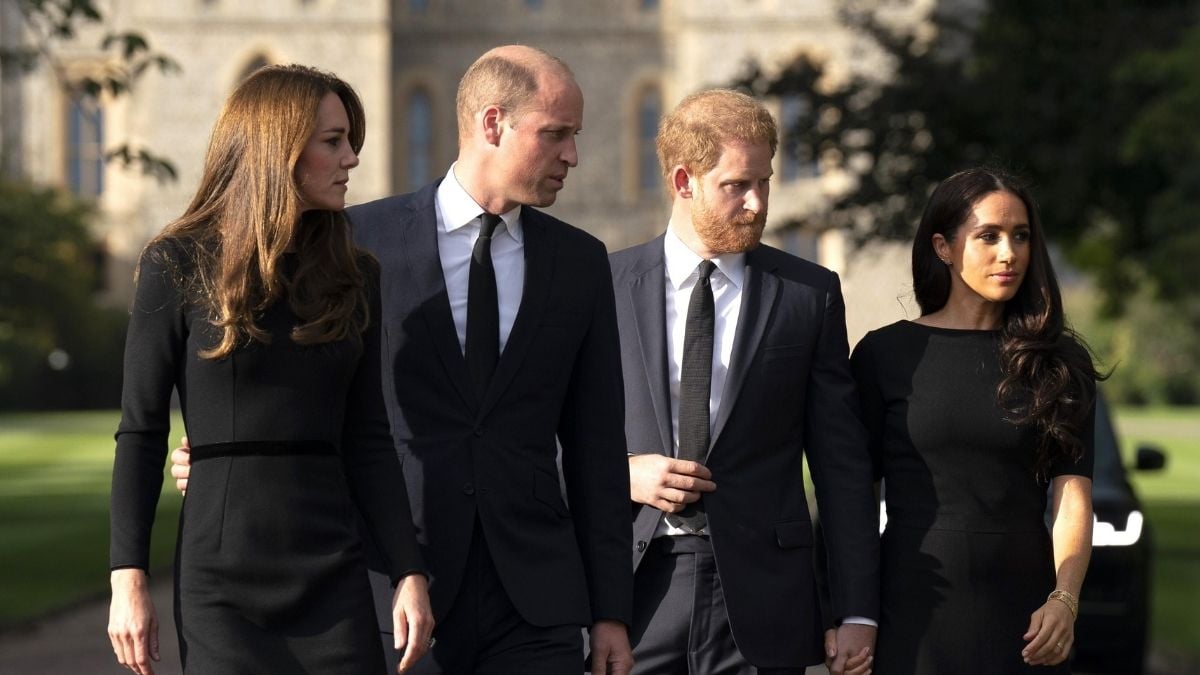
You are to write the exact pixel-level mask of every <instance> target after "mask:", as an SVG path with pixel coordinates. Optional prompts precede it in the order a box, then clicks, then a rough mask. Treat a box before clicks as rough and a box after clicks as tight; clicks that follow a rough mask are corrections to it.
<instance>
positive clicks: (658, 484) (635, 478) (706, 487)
mask: <svg viewBox="0 0 1200 675" xmlns="http://www.w3.org/2000/svg"><path fill="white" fill-rule="evenodd" d="M716 489H717V484H716V483H714V482H712V472H711V471H709V470H708V468H707V467H705V466H704V465H703V464H701V463H700V462H693V461H691V460H687V459H675V458H673V457H667V456H665V455H660V454H658V453H649V454H645V455H630V456H629V494H630V497H632V499H633V501H635V502H638V503H639V504H647V505H649V506H653V507H654V508H656V509H659V510H661V511H664V512H666V513H679V512H680V511H682V510H683V508H684V507H685V506H687V505H688V504H691V503H692V502H694V501H696V500H698V499H700V495H701V493H704V492H712V491H713V490H716Z"/></svg>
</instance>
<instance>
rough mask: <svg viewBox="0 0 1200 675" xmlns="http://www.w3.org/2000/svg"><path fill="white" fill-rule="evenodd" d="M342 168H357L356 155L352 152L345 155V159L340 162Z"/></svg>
mask: <svg viewBox="0 0 1200 675" xmlns="http://www.w3.org/2000/svg"><path fill="white" fill-rule="evenodd" d="M342 166H343V167H345V168H347V169H353V168H354V167H356V166H358V153H357V152H355V151H353V150H351V151H350V152H349V153H347V154H346V157H345V158H344V159H343V160H342Z"/></svg>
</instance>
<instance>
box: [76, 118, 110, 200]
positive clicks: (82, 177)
mask: <svg viewBox="0 0 1200 675" xmlns="http://www.w3.org/2000/svg"><path fill="white" fill-rule="evenodd" d="M67 187H69V188H70V189H71V192H74V193H75V194H77V195H79V196H81V197H98V196H100V193H101V192H103V191H104V110H103V109H102V108H101V107H100V106H99V105H98V104H97V103H96V102H95V100H93V99H90V98H79V97H74V98H72V99H71V103H70V106H69V107H68V109H67Z"/></svg>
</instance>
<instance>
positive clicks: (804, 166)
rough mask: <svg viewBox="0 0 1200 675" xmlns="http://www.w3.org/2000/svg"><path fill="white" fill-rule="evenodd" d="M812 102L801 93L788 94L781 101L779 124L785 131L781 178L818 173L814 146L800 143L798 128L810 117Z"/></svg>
mask: <svg viewBox="0 0 1200 675" xmlns="http://www.w3.org/2000/svg"><path fill="white" fill-rule="evenodd" d="M811 112H812V111H811V104H810V103H809V101H808V99H807V98H804V97H803V96H800V95H799V94H788V95H786V96H784V97H783V98H782V99H780V101H779V124H780V127H781V130H782V131H783V134H782V136H783V138H782V139H780V140H781V141H782V143H781V144H780V147H779V178H780V180H783V181H792V180H797V179H800V178H811V177H812V176H815V175H817V162H816V159H815V158H814V157H813V152H812V148H810V147H808V146H807V145H804V144H802V143H800V142H799V141H800V139H799V134H798V130H799V128H800V125H801V124H803V123H804V120H807V119H808V118H809V117H810V113H811Z"/></svg>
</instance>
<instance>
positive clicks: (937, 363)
mask: <svg viewBox="0 0 1200 675" xmlns="http://www.w3.org/2000/svg"><path fill="white" fill-rule="evenodd" d="M999 347H1000V337H999V332H998V331H980V330H950V329H941V328H933V327H929V326H923V325H920V324H916V323H913V322H910V321H901V322H899V323H895V324H892V325H890V326H886V327H884V328H881V329H879V330H877V331H873V332H871V333H869V334H868V335H867V336H866V337H865V338H863V340H862V341H861V342H860V343H859V344H858V346H857V347H856V348H855V350H854V355H853V356H852V358H851V362H852V364H853V368H854V375H855V379H856V380H857V383H858V388H859V395H860V397H861V399H862V408H863V416H864V421H865V422H866V425H867V429H868V432H869V433H870V437H871V450H872V456H873V458H874V462H875V467H876V475H877V477H882V479H883V486H884V487H883V489H884V494H885V497H886V500H887V527H886V530H885V531H884V533H883V538H882V542H881V555H882V560H881V567H880V570H881V584H882V585H881V589H880V591H881V593H880V601H881V617H880V624H879V638H878V644H877V653H876V657H875V664H874V672H876V673H879V675H893V674H896V673H900V674H906V675H918V674H927V675H933V674H935V673H940V674H944V673H972V674H976V675H1001V674H1008V673H1028V672H1036V673H1049V672H1062V671H1065V670H1066V667H1065V666H1062V667H1060V668H1058V669H1051V668H1045V667H1037V668H1034V667H1031V666H1028V665H1026V664H1025V663H1024V661H1023V660H1022V659H1021V650H1022V649H1023V648H1024V647H1025V645H1026V644H1027V643H1026V641H1025V640H1024V639H1023V637H1022V636H1023V635H1024V634H1025V631H1026V630H1027V629H1028V628H1029V621H1030V616H1031V615H1032V614H1033V612H1034V611H1035V610H1037V609H1038V608H1039V607H1041V606H1042V604H1043V603H1044V602H1045V601H1046V596H1047V594H1049V593H1050V591H1052V590H1054V584H1055V571H1054V559H1053V550H1052V547H1051V541H1050V535H1049V532H1048V530H1047V527H1046V522H1045V513H1046V499H1047V495H1046V490H1047V484H1046V483H1045V482H1044V481H1039V480H1038V479H1037V477H1036V475H1035V452H1036V449H1037V436H1036V433H1035V430H1034V429H1033V428H1032V427H1031V426H1017V425H1014V424H1013V423H1011V422H1009V421H1007V420H1006V412H1005V411H1004V409H1003V408H1001V407H1000V405H999V404H998V403H997V401H996V387H997V386H998V385H999V383H1000V380H1001V377H1002V373H1001V370H1000V360H999V355H1000V352H999ZM1093 426H1094V418H1093V417H1092V416H1089V418H1088V420H1087V422H1086V424H1085V437H1084V439H1083V440H1084V444H1085V447H1086V448H1087V451H1086V453H1085V454H1084V456H1083V457H1082V458H1081V459H1080V460H1079V461H1078V462H1071V461H1069V460H1059V461H1056V462H1054V463H1053V464H1052V466H1051V467H1050V468H1049V471H1048V474H1049V476H1050V477H1051V478H1052V477H1054V476H1058V475H1065V474H1078V475H1084V476H1088V477H1090V476H1091V472H1092V454H1091V449H1092V434H1093Z"/></svg>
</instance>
